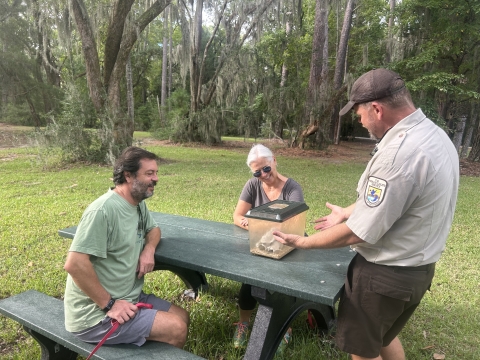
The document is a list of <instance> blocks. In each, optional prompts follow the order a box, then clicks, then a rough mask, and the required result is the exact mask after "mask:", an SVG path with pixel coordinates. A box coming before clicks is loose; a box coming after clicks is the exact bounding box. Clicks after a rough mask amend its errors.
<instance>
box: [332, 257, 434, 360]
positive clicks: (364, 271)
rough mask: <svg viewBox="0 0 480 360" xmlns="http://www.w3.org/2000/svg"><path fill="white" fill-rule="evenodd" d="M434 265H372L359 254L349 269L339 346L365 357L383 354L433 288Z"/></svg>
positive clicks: (342, 299)
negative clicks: (382, 350) (381, 352)
mask: <svg viewBox="0 0 480 360" xmlns="http://www.w3.org/2000/svg"><path fill="white" fill-rule="evenodd" d="M434 273H435V263H433V264H428V265H422V266H419V267H400V266H385V265H378V264H374V263H370V262H368V261H366V260H365V259H364V258H363V257H362V256H361V255H360V254H357V255H356V256H355V257H354V258H353V260H352V261H351V263H350V266H349V267H348V273H347V278H346V279H345V290H344V292H343V294H342V296H341V297H340V304H339V307H338V319H337V332H336V335H335V341H336V343H337V346H338V347H339V348H340V349H341V350H343V351H345V352H347V353H349V354H354V355H358V356H363V357H366V358H375V357H377V356H379V355H380V349H381V348H382V347H384V346H387V345H389V344H390V342H391V341H392V340H393V339H395V337H396V336H397V335H398V334H399V333H400V331H401V330H402V329H403V327H404V326H405V324H406V323H407V321H408V319H409V318H410V316H411V315H412V314H413V312H414V311H415V309H416V308H417V306H418V304H420V301H421V300H422V298H423V295H424V294H425V292H426V291H427V290H428V289H430V285H431V283H432V279H433V275H434Z"/></svg>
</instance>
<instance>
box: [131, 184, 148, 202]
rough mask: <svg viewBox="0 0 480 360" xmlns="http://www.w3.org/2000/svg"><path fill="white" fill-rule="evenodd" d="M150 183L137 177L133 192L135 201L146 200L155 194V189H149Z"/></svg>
mask: <svg viewBox="0 0 480 360" xmlns="http://www.w3.org/2000/svg"><path fill="white" fill-rule="evenodd" d="M149 185H150V184H145V183H141V182H139V181H138V180H137V179H135V180H134V182H133V187H132V192H131V195H132V198H133V199H134V200H135V201H137V202H140V201H142V200H145V199H147V198H149V197H151V196H153V191H152V192H149V191H148V186H149Z"/></svg>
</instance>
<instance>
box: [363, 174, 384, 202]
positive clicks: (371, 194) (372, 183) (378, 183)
mask: <svg viewBox="0 0 480 360" xmlns="http://www.w3.org/2000/svg"><path fill="white" fill-rule="evenodd" d="M386 190H387V182H386V181H385V180H383V179H379V178H377V177H375V176H370V177H369V178H368V181H367V187H366V189H365V204H367V205H368V206H370V207H375V206H378V205H380V204H381V203H382V200H383V198H384V196H385V191H386Z"/></svg>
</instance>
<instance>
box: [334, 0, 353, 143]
mask: <svg viewBox="0 0 480 360" xmlns="http://www.w3.org/2000/svg"><path fill="white" fill-rule="evenodd" d="M354 7H355V0H348V2H347V6H346V8H345V16H344V18H343V26H342V34H341V35H340V43H339V45H338V52H337V62H336V64H335V75H334V77H333V89H334V93H337V92H338V91H339V90H340V88H341V87H342V83H343V78H344V76H345V64H346V59H347V49H348V39H349V38H350V28H351V27H352V17H353V9H354ZM335 96H336V95H335ZM339 111H340V106H339V104H338V102H337V103H336V105H335V106H334V108H333V111H332V113H331V114H330V124H331V127H332V128H333V129H334V133H333V142H334V143H335V144H338V143H339V142H340V129H341V127H342V123H341V119H340V116H339V115H338V112H339Z"/></svg>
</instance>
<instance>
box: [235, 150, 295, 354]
mask: <svg viewBox="0 0 480 360" xmlns="http://www.w3.org/2000/svg"><path fill="white" fill-rule="evenodd" d="M247 165H248V167H249V168H250V170H251V172H252V174H253V177H252V178H251V179H249V180H248V181H247V183H246V184H245V186H244V187H243V190H242V193H241V194H240V198H239V200H238V203H237V207H236V208H235V212H234V213H233V222H234V224H235V225H237V226H239V227H241V228H244V229H248V219H247V218H246V217H245V214H246V213H247V212H248V211H249V210H250V209H252V208H254V207H257V206H260V205H263V204H266V203H268V202H270V201H274V200H277V199H278V200H288V201H298V202H304V198H303V191H302V188H301V187H300V185H299V184H298V183H297V182H296V181H295V180H293V179H290V178H287V177H286V176H283V175H282V174H280V173H279V172H278V171H277V160H276V159H275V156H274V155H273V153H272V151H271V150H270V149H269V148H267V147H266V146H264V145H262V144H257V145H254V146H253V147H252V149H251V150H250V153H249V154H248V157H247ZM256 305H257V301H256V300H255V298H254V297H253V296H252V294H251V286H250V285H248V284H242V287H241V288H240V294H239V296H238V307H239V311H240V321H239V322H238V323H235V325H236V330H235V334H234V336H233V341H234V345H235V347H236V348H239V347H242V346H245V345H246V344H247V332H248V328H249V325H250V317H251V315H252V313H253V310H254V309H255V306H256ZM290 337H291V329H289V330H288V331H287V333H286V334H285V336H284V340H283V341H282V343H281V344H280V346H279V349H278V350H280V351H282V348H283V347H285V346H286V345H287V344H288V342H289V340H290ZM278 350H277V351H278Z"/></svg>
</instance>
